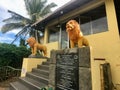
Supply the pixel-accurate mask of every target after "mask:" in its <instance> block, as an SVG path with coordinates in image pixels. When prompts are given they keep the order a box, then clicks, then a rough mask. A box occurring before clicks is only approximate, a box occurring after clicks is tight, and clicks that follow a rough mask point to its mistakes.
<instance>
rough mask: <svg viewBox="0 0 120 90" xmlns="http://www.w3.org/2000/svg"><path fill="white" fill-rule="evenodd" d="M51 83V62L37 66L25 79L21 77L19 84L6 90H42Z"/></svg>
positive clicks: (12, 85)
mask: <svg viewBox="0 0 120 90" xmlns="http://www.w3.org/2000/svg"><path fill="white" fill-rule="evenodd" d="M48 82H49V60H47V61H46V62H43V63H42V65H37V68H33V69H32V71H31V72H27V73H26V76H25V77H20V78H19V80H18V81H17V82H13V83H10V87H9V88H8V89H6V90H40V89H41V88H44V87H46V86H47V85H48Z"/></svg>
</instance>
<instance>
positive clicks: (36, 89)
mask: <svg viewBox="0 0 120 90" xmlns="http://www.w3.org/2000/svg"><path fill="white" fill-rule="evenodd" d="M20 82H21V83H24V85H26V86H27V87H30V88H31V90H40V89H41V88H43V87H45V86H47V85H45V84H44V83H41V82H38V81H36V80H34V79H31V78H28V77H22V78H20Z"/></svg>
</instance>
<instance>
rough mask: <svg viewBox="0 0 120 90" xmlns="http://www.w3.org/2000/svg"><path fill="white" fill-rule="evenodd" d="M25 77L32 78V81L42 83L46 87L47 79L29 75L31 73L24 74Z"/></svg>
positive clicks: (33, 74) (32, 74)
mask: <svg viewBox="0 0 120 90" xmlns="http://www.w3.org/2000/svg"><path fill="white" fill-rule="evenodd" d="M26 77H29V78H32V79H34V80H36V81H38V82H42V83H44V84H46V85H48V82H49V79H48V78H45V77H41V76H38V75H37V74H35V73H31V72H29V73H26Z"/></svg>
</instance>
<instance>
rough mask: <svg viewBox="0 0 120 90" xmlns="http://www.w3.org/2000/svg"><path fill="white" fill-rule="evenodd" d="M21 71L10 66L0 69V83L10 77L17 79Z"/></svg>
mask: <svg viewBox="0 0 120 90" xmlns="http://www.w3.org/2000/svg"><path fill="white" fill-rule="evenodd" d="M20 74H21V69H16V68H13V67H11V66H3V67H0V81H4V80H7V79H10V78H12V77H19V76H20Z"/></svg>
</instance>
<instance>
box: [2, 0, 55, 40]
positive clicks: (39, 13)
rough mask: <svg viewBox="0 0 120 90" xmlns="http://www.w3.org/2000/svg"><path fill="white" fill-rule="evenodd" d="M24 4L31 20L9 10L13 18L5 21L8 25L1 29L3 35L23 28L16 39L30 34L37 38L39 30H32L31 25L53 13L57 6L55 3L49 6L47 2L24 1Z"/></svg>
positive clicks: (38, 0)
mask: <svg viewBox="0 0 120 90" xmlns="http://www.w3.org/2000/svg"><path fill="white" fill-rule="evenodd" d="M24 2H25V7H26V10H27V12H28V15H29V18H26V17H24V16H22V15H20V14H17V13H15V12H13V11H10V10H8V12H9V13H11V17H10V18H7V19H5V20H3V22H5V23H6V24H4V25H3V27H2V29H1V31H2V33H6V32H8V31H11V30H13V29H19V28H21V30H20V32H18V34H16V38H17V37H19V36H20V35H24V36H26V35H27V34H28V33H29V34H30V36H34V37H35V35H38V32H37V34H36V31H37V30H34V29H32V28H31V25H32V24H33V23H35V22H36V21H38V20H40V19H42V18H43V17H45V16H46V15H48V14H49V13H51V12H52V10H51V9H52V8H53V7H55V6H57V5H56V4H55V3H50V4H47V0H24Z"/></svg>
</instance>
